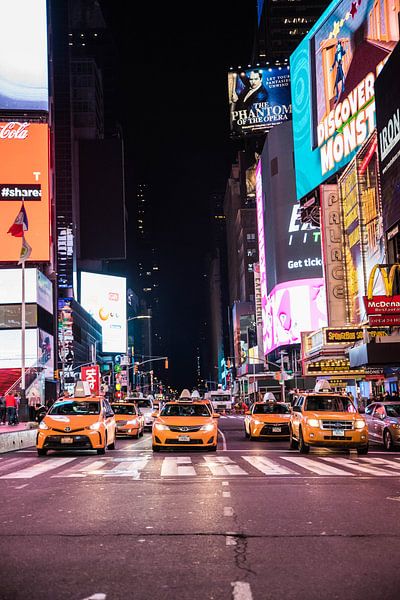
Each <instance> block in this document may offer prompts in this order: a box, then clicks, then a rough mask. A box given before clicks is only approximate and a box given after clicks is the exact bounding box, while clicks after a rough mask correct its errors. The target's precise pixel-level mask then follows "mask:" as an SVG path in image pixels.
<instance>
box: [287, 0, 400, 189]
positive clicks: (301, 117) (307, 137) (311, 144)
mask: <svg viewBox="0 0 400 600" xmlns="http://www.w3.org/2000/svg"><path fill="white" fill-rule="evenodd" d="M398 13H399V9H398V5H397V7H396V6H395V5H394V3H393V2H392V0H362V1H357V2H350V1H349V0H340V1H338V0H335V1H334V2H332V3H331V4H330V5H329V7H328V8H327V10H326V11H325V12H324V14H323V15H322V17H321V18H320V19H319V20H318V22H317V23H316V24H315V25H314V27H313V28H312V29H311V31H310V33H309V34H308V35H307V36H306V37H305V38H304V40H303V41H302V42H301V43H300V44H299V46H298V48H297V49H296V50H295V52H294V53H293V54H292V56H291V59H290V66H291V71H290V72H291V82H292V98H293V133H294V144H295V162H296V188H297V197H298V198H302V197H304V196H305V195H306V194H307V193H309V192H310V191H311V190H313V189H314V188H316V187H317V186H318V185H319V184H320V183H321V182H322V181H325V180H326V179H328V178H329V177H331V176H332V175H334V174H335V173H336V172H337V171H338V170H339V169H341V168H342V167H344V166H345V165H346V164H347V163H348V162H349V161H350V160H351V159H352V158H353V156H354V154H355V153H356V152H357V150H358V148H359V147H360V146H361V145H362V144H363V142H364V141H365V140H366V138H367V137H368V135H369V134H370V133H371V132H372V131H373V130H374V128H375V97H374V82H375V79H376V77H377V75H378V74H379V72H380V70H381V68H382V67H383V64H384V62H385V60H387V58H388V57H389V55H390V53H391V52H392V50H393V48H394V47H395V45H396V42H397V41H398V40H399V25H398Z"/></svg>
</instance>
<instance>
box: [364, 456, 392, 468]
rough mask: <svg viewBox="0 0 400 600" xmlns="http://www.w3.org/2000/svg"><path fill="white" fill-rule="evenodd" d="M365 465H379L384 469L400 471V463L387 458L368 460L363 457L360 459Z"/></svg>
mask: <svg viewBox="0 0 400 600" xmlns="http://www.w3.org/2000/svg"><path fill="white" fill-rule="evenodd" d="M361 460H362V462H363V463H368V464H370V465H378V466H382V467H389V468H390V469H400V463H398V462H394V461H391V460H388V459H387V458H380V457H379V458H369V457H368V458H367V457H365V458H364V457H363V458H362V459H360V461H361Z"/></svg>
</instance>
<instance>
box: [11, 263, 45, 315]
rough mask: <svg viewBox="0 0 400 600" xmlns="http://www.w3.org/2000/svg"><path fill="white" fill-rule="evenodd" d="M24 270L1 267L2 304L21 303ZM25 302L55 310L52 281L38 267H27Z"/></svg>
mask: <svg viewBox="0 0 400 600" xmlns="http://www.w3.org/2000/svg"><path fill="white" fill-rule="evenodd" d="M21 302H22V270H21V269H0V304H21ZM25 302H26V303H32V304H33V303H35V304H39V306H42V307H43V308H44V309H46V310H47V311H48V312H49V313H52V312H53V287H52V283H51V281H50V280H49V279H47V277H46V276H45V275H43V273H41V272H40V271H39V270H38V269H25Z"/></svg>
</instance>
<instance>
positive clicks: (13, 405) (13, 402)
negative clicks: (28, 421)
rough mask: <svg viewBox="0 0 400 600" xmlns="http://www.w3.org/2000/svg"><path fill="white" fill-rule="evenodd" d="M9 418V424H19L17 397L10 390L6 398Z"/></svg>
mask: <svg viewBox="0 0 400 600" xmlns="http://www.w3.org/2000/svg"><path fill="white" fill-rule="evenodd" d="M5 402H6V410H7V420H8V424H9V425H16V424H17V399H16V397H15V396H14V394H13V393H11V392H8V394H7V396H6V398H5Z"/></svg>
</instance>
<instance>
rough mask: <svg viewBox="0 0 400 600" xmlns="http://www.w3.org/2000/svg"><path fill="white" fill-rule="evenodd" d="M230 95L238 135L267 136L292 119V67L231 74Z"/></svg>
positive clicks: (232, 118) (233, 123) (233, 127)
mask: <svg viewBox="0 0 400 600" xmlns="http://www.w3.org/2000/svg"><path fill="white" fill-rule="evenodd" d="M228 94H229V104H230V124H231V132H232V133H233V134H234V135H238V136H245V135H249V134H250V135H251V134H253V135H254V134H259V133H264V132H266V131H268V130H269V129H271V128H272V127H274V126H275V125H279V124H280V123H285V122H286V121H289V120H291V118H292V105H291V100H290V74H289V68H288V67H274V68H268V67H264V68H259V67H253V68H249V69H246V70H243V71H235V72H233V71H232V72H229V73H228Z"/></svg>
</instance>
